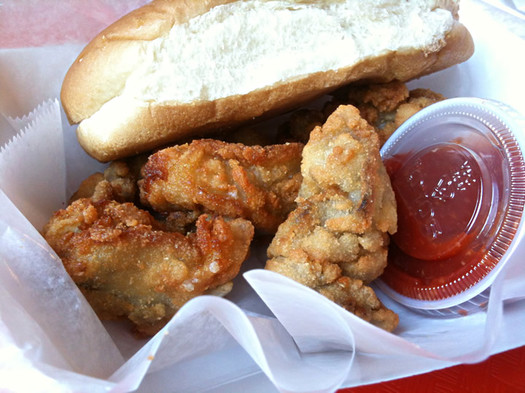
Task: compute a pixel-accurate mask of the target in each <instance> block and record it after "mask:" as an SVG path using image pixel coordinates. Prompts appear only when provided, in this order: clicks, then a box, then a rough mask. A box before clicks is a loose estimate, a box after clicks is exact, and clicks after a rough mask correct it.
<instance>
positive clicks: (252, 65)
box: [61, 0, 474, 161]
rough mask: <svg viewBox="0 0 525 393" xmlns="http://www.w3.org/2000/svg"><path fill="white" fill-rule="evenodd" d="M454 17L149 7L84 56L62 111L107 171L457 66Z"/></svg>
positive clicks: (312, 8)
mask: <svg viewBox="0 0 525 393" xmlns="http://www.w3.org/2000/svg"><path fill="white" fill-rule="evenodd" d="M457 12H458V1H453V0H430V1H429V0H408V1H403V0H391V1H385V0H367V1H360V0H332V1H328V0H326V1H313V0H302V1H300V0H295V1H290V0H286V1H285V0H266V1H261V0H245V1H240V0H237V1H232V0H230V1H228V0H207V1H202V0H200V1H183V0H155V1H153V2H152V3H150V4H148V5H146V6H144V7H142V8H139V9H137V10H135V11H134V12H132V13H130V14H128V15H126V16H124V17H123V18H122V19H120V20H119V21H117V22H116V23H114V24H113V25H111V26H109V27H108V28H107V29H105V30H104V31H102V32H101V33H100V34H99V35H98V36H97V37H95V38H94V39H93V41H91V42H90V43H89V44H88V45H87V46H86V47H85V49H84V50H83V51H82V52H81V53H80V55H79V56H78V58H77V59H76V61H75V62H74V64H73V65H72V66H71V68H70V69H69V71H68V73H67V75H66V77H65V79H64V83H63V86H62V92H61V100H62V104H63V106H64V109H65V112H66V114H67V116H68V118H69V121H70V122H71V123H80V124H79V126H78V128H77V135H78V139H79V142H80V144H81V145H82V146H83V147H84V149H85V150H86V151H87V152H88V153H89V154H90V155H91V156H93V157H94V158H96V159H98V160H100V161H110V160H114V159H117V158H121V157H124V156H129V155H133V154H137V153H139V152H142V151H146V150H149V149H152V148H155V147H157V146H161V145H163V144H166V143H168V142H173V141H176V140H177V139H181V138H184V137H188V136H190V135H194V134H196V133H202V132H204V131H209V130H212V129H217V128H221V127H227V126H232V125H235V124H239V123H242V122H245V121H247V120H250V119H253V118H256V117H259V116H261V115H265V114H272V113H278V112H282V111H285V110H287V109H290V108H292V107H295V106H298V105H300V104H302V103H305V102H306V101H308V100H311V99H314V98H316V97H318V96H320V95H322V94H325V93H328V92H330V91H332V90H335V89H336V88H338V87H340V86H342V85H344V84H348V83H351V82H356V81H370V82H372V81H373V82H388V81H391V80H394V79H397V80H400V81H407V80H410V79H413V78H416V77H419V76H422V75H425V74H429V73H432V72H435V71H438V70H441V69H444V68H446V67H449V66H451V65H454V64H457V63H460V62H462V61H465V60H466V59H468V58H469V57H470V56H471V55H472V53H473V50H474V46H473V42H472V38H471V36H470V34H469V32H468V31H467V29H466V28H465V27H464V26H463V25H462V24H461V23H459V21H458V13H457Z"/></svg>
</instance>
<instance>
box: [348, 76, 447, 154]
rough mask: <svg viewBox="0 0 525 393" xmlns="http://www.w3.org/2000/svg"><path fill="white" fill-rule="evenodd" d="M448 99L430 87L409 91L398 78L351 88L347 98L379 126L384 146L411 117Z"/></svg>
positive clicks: (370, 120) (349, 102) (372, 122)
mask: <svg viewBox="0 0 525 393" xmlns="http://www.w3.org/2000/svg"><path fill="white" fill-rule="evenodd" d="M444 99H445V97H443V96H442V95H441V94H438V93H435V92H433V91H431V90H428V89H414V90H411V91H409V90H408V88H407V87H406V85H405V84H404V83H401V82H398V81H394V82H390V83H384V84H371V85H366V86H356V87H351V88H349V89H348V91H347V97H346V98H345V99H343V100H344V101H345V102H346V103H348V104H351V105H354V106H356V107H357V108H358V109H359V111H360V114H361V116H362V117H363V118H364V119H366V120H367V121H368V122H369V123H370V124H371V125H373V126H374V127H375V128H376V131H377V133H378V134H379V137H380V144H381V145H383V144H384V143H385V142H386V141H387V139H388V138H390V135H392V134H393V133H394V131H395V130H397V129H398V128H399V127H400V126H401V124H403V123H404V122H405V121H406V120H407V119H408V118H409V117H410V116H412V115H414V114H416V113H417V112H419V111H420V110H421V109H423V108H425V107H427V106H429V105H431V104H434V103H436V102H438V101H441V100H444Z"/></svg>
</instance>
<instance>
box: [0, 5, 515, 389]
mask: <svg viewBox="0 0 525 393" xmlns="http://www.w3.org/2000/svg"><path fill="white" fill-rule="evenodd" d="M462 6H463V8H462V10H463V11H462V19H463V21H464V23H465V24H466V25H467V26H468V27H469V29H470V30H471V32H472V34H473V36H474V38H475V41H476V54H475V55H474V57H473V58H472V59H471V60H469V61H468V62H467V63H465V64H462V65H460V66H456V67H453V68H451V69H449V70H446V71H443V72H440V73H437V74H435V75H432V76H430V77H427V78H422V79H421V80H418V81H415V82H412V83H411V85H410V87H415V86H421V87H426V88H431V89H434V90H435V91H438V92H440V93H442V94H444V95H446V96H449V97H454V96H478V97H485V98H493V99H497V100H500V101H503V102H506V103H507V104H509V105H511V106H514V107H515V108H516V109H518V110H520V111H521V112H522V113H525V107H524V102H523V100H522V98H521V92H522V91H523V89H521V88H516V83H518V81H520V80H523V79H522V76H521V73H522V69H523V60H521V58H520V56H521V55H520V53H523V50H524V49H525V45H524V43H523V40H522V39H521V38H519V37H518V36H516V35H515V34H513V33H512V32H511V31H509V30H506V29H505V28H502V25H501V24H499V23H498V21H497V20H494V19H493V18H492V17H491V15H492V14H491V13H490V12H489V11H490V9H487V6H486V5H480V4H479V3H478V2H473V1H464V2H463V3H462ZM520 48H521V49H520ZM80 49H81V46H79V45H76V44H65V45H59V46H47V47H42V48H25V49H14V50H2V51H0V80H1V81H9V83H7V84H6V85H5V87H4V86H2V95H1V96H0V113H1V114H2V115H1V116H0V137H2V139H0V143H5V142H8V141H9V142H8V143H7V144H6V145H5V146H4V147H3V148H2V150H1V151H0V187H1V190H2V191H1V192H0V199H1V200H0V390H1V391H4V390H6V391H14V392H19V391H31V392H35V391H45V392H55V391H57V392H62V391H64V392H69V391H75V392H99V391H100V392H102V391H104V392H107V391H113V392H129V391H134V390H138V391H144V392H148V391H159V390H160V391H165V392H175V391H184V392H191V391H205V390H206V391H216V392H221V391H225V392H226V391H228V392H235V391H247V390H249V391H252V392H256V391H276V390H279V391H283V392H332V391H334V390H336V389H337V388H339V387H341V386H356V385H361V384H367V383H372V382H377V381H382V380H388V379H393V378H399V377H404V376H406V375H412V374H417V373H422V372H427V371H430V370H434V369H438V368H443V367H447V366H449V365H452V364H456V363H460V362H477V361H480V360H483V359H485V358H486V357H487V356H490V355H491V354H493V353H497V352H499V351H503V350H506V349H510V348H514V347H517V346H520V345H524V344H525V332H524V330H523V328H522V327H523V326H524V325H525V302H524V301H523V300H520V299H523V298H524V297H525V285H524V283H525V269H523V265H522V261H521V259H514V260H512V261H511V263H509V264H508V265H507V266H506V268H505V270H504V271H503V272H502V273H501V274H500V275H499V276H498V277H497V279H496V280H495V282H494V284H493V286H492V290H491V295H490V301H489V307H488V311H487V312H479V313H476V314H472V315H469V316H466V317H462V318H454V319H437V318H433V317H429V316H425V315H422V314H418V313H415V312H413V311H410V310H407V309H405V308H403V307H401V306H399V305H397V304H394V303H393V302H392V301H390V300H389V299H387V298H383V300H384V302H385V303H386V305H387V306H388V307H390V308H392V309H394V310H395V311H396V312H398V313H399V315H400V320H401V322H400V326H399V328H398V330H397V331H396V332H395V333H394V334H390V333H386V332H384V331H382V330H380V329H378V328H375V327H373V326H371V325H369V324H367V323H365V322H363V321H362V320H360V319H358V318H356V317H355V316H353V315H352V314H350V313H348V312H346V311H345V310H343V309H341V308H340V307H338V306H337V305H335V304H334V303H332V302H330V301H328V300H327V299H326V298H324V297H322V296H320V295H318V294H317V293H315V292H313V291H311V290H309V289H307V288H304V287H302V286H300V285H298V284H296V283H294V282H292V281H290V280H288V279H286V278H285V277H281V276H279V275H277V274H274V273H272V272H268V271H264V270H262V268H263V267H264V263H265V245H264V244H257V245H255V246H254V252H253V257H252V258H251V259H250V260H249V261H247V263H246V264H245V268H244V270H245V273H244V275H241V276H239V277H238V278H237V279H236V280H235V283H234V284H235V285H234V290H233V292H232V293H231V294H230V295H228V297H227V298H226V299H221V298H215V297H209V296H203V297H200V298H196V299H194V300H192V301H191V302H189V303H188V304H187V305H186V306H185V307H183V308H182V309H181V310H180V312H179V313H177V314H176V315H175V317H174V318H173V319H172V321H171V322H170V323H169V324H168V325H167V326H166V327H165V328H164V329H163V330H162V331H161V332H159V333H158V334H157V335H156V336H155V337H153V338H152V339H150V340H142V341H140V340H137V339H136V338H134V337H133V336H131V334H130V333H129V330H128V327H127V326H123V325H122V324H119V323H106V324H101V323H100V321H99V320H98V318H97V317H96V315H95V314H94V313H93V311H92V310H91V308H90V307H89V305H88V304H87V302H86V301H85V300H84V298H83V297H82V295H81V294H80V292H79V291H78V290H77V288H76V286H75V285H74V283H73V282H72V281H71V280H70V278H69V277H68V275H67V274H66V273H65V271H64V269H63V267H62V265H61V262H60V261H59V259H58V258H57V257H56V256H55V254H54V253H53V251H52V250H51V249H50V248H49V247H48V246H47V244H46V243H45V241H44V240H43V239H42V237H41V236H40V234H39V232H38V231H39V230H40V229H41V228H42V226H43V224H44V223H45V222H46V221H47V219H48V218H49V216H50V215H51V214H52V212H53V211H54V210H56V209H59V208H61V207H64V206H65V201H66V197H67V196H69V195H70V194H71V193H72V192H73V191H74V190H75V189H76V187H77V186H78V184H79V182H80V181H81V180H82V179H83V178H85V177H86V176H87V175H89V174H91V173H93V172H95V171H98V170H100V169H101V167H102V165H101V164H100V163H97V162H95V161H94V160H92V159H90V158H89V157H88V156H87V155H86V154H85V153H84V152H83V151H82V150H81V149H80V147H79V146H78V144H77V142H76V139H75V135H74V128H73V127H70V126H69V125H68V124H67V123H66V121H65V119H64V115H63V113H62V112H61V110H60V105H59V102H58V101H57V100H56V99H55V98H56V97H58V93H59V89H60V83H61V80H62V78H63V75H64V73H65V72H66V70H67V68H68V67H69V65H70V64H71V62H72V61H73V59H74V57H75V56H76V54H77V53H78V52H79V51H80ZM512 56H515V59H513V58H512ZM500 59H502V60H501V61H503V59H504V61H505V63H504V64H503V63H502V64H499V63H498V62H499V61H500ZM487 75H490V78H487ZM26 113H28V115H27V116H25V117H22V118H16V116H21V115H23V114H26ZM504 300H506V301H504ZM33 382H34V383H33Z"/></svg>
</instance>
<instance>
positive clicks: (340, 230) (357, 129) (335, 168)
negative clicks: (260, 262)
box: [266, 106, 398, 331]
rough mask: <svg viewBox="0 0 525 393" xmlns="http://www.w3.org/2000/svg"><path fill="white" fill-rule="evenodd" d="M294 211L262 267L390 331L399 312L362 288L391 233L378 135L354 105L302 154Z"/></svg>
mask: <svg viewBox="0 0 525 393" xmlns="http://www.w3.org/2000/svg"><path fill="white" fill-rule="evenodd" d="M301 172H302V176H303V182H302V185H301V188H300V191H299V195H298V198H297V204H298V206H297V208H296V209H295V210H294V211H293V212H292V213H290V215H289V217H288V219H287V220H286V221H285V222H284V223H283V224H282V225H281V226H280V227H279V229H278V231H277V234H276V235H275V237H274V239H273V241H272V243H271V245H270V247H269V249H268V257H269V260H268V261H267V264H266V268H267V269H269V270H273V271H275V272H278V273H281V274H284V275H286V276H288V277H290V278H292V279H294V280H296V281H298V282H300V283H302V284H304V285H306V286H308V287H310V288H313V289H315V290H317V291H319V292H320V293H321V294H323V295H325V296H327V297H328V298H330V299H331V300H333V301H334V302H336V303H338V304H339V305H341V306H343V307H344V308H346V309H347V310H349V311H351V312H353V313H355V314H356V315H358V316H360V317H361V318H363V319H365V320H367V321H370V322H371V323H373V324H375V325H377V326H380V327H381V328H383V329H386V330H388V331H392V330H393V329H394V328H395V327H396V326H397V323H398V317H397V315H396V314H395V313H394V312H392V311H390V310H388V309H386V308H385V307H384V306H383V305H382V304H381V302H380V301H379V299H378V298H377V297H376V295H375V293H374V291H373V290H372V288H371V287H369V286H368V285H367V284H368V283H369V282H370V281H372V280H374V279H375V278H377V277H378V276H379V275H380V274H381V273H382V272H383V269H384V268H385V266H386V257H387V245H388V239H389V238H388V233H391V234H392V233H394V232H395V231H396V229H397V213H396V204H395V198H394V193H393V191H392V188H391V185H390V180H389V178H388V175H387V173H386V170H385V168H384V166H383V163H382V161H381V157H380V155H379V141H378V136H377V133H376V132H375V130H374V128H373V127H371V126H370V125H369V124H368V123H367V122H366V121H365V120H364V119H362V118H361V117H360V115H359V110H358V109H357V108H355V107H353V106H340V107H339V108H338V109H337V110H336V111H335V112H334V113H333V114H332V115H331V116H330V117H329V118H328V120H327V122H326V123H325V124H324V125H323V126H322V127H317V128H315V129H314V131H313V132H312V133H311V135H310V140H309V142H308V143H307V144H306V146H305V147H304V150H303V162H302V166H301Z"/></svg>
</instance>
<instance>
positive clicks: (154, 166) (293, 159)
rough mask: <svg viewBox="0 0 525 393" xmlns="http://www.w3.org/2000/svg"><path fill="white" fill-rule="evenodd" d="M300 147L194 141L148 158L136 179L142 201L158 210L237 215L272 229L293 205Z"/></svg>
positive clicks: (263, 227) (273, 230) (298, 175)
mask: <svg viewBox="0 0 525 393" xmlns="http://www.w3.org/2000/svg"><path fill="white" fill-rule="evenodd" d="M302 149H303V145H302V144H300V143H290V144H283V145H271V146H265V147H262V146H246V145H242V144H237V143H226V142H221V141H218V140H212V139H203V140H195V141H193V142H192V143H190V144H184V145H179V146H174V147H170V148H166V149H164V150H161V151H158V152H157V153H155V154H153V155H151V156H150V158H149V160H148V162H147V163H146V165H145V166H144V167H143V169H142V176H143V179H142V180H141V181H140V182H139V186H140V197H141V201H142V203H143V204H144V205H146V206H150V207H151V208H152V209H153V210H155V211H158V212H174V211H197V212H206V213H214V214H218V215H222V216H226V217H242V218H245V219H248V220H250V221H252V223H253V224H254V226H255V227H256V228H257V229H260V230H262V231H264V232H270V233H275V231H276V230H277V227H278V226H279V224H280V223H281V222H283V221H284V219H285V218H286V215H287V214H288V213H289V212H290V211H291V210H293V208H294V207H295V202H294V200H295V197H296V196H297V192H298V190H299V186H300V183H301V173H300V164H301V151H302Z"/></svg>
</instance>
